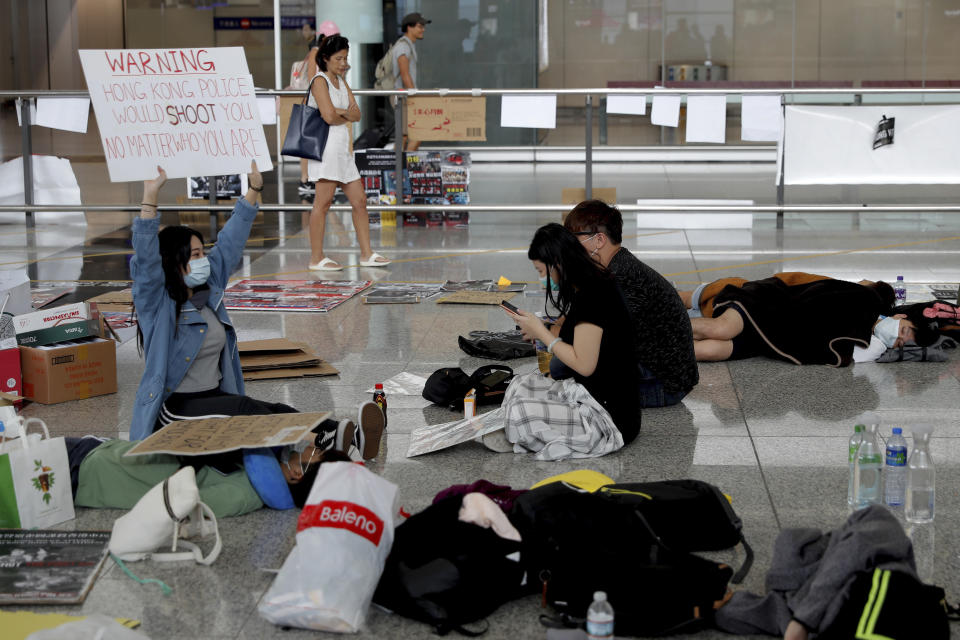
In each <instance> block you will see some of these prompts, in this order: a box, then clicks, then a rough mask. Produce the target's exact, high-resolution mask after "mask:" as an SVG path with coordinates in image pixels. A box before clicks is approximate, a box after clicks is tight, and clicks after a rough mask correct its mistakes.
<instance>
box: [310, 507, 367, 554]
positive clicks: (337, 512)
mask: <svg viewBox="0 0 960 640" xmlns="http://www.w3.org/2000/svg"><path fill="white" fill-rule="evenodd" d="M310 527H330V528H333V529H346V530H347V531H351V532H353V533H355V534H357V535H358V536H360V537H362V538H366V539H367V540H369V541H370V542H372V543H373V544H374V546H380V537H381V536H382V535H383V520H381V519H380V518H379V517H378V516H377V514H375V513H374V512H373V511H370V509H367V508H366V507H361V506H360V505H358V504H354V503H352V502H343V501H340V500H324V501H323V502H321V503H320V504H308V505H307V506H305V507H304V508H303V512H301V513H300V520H299V521H298V522H297V531H298V532H300V531H303V530H304V529H309V528H310Z"/></svg>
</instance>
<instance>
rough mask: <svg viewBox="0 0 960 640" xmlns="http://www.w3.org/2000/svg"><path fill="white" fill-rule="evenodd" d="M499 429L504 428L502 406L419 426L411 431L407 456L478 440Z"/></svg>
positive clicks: (410, 456) (411, 456)
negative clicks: (474, 414)
mask: <svg viewBox="0 0 960 640" xmlns="http://www.w3.org/2000/svg"><path fill="white" fill-rule="evenodd" d="M498 429H503V408H502V407H501V408H499V409H495V410H493V411H489V412H487V413H484V414H481V415H478V416H474V417H473V418H469V419H464V418H462V419H460V420H454V421H453V422H445V423H443V424H429V425H426V426H423V427H419V428H417V429H414V430H413V431H412V432H411V433H410V446H409V447H408V448H407V457H408V458H413V457H415V456H420V455H423V454H425V453H432V452H434V451H440V450H441V449H446V448H448V447H452V446H454V445H456V444H460V443H461V442H467V441H468V440H478V439H479V438H481V437H482V436H484V435H486V434H488V433H493V432H494V431H497V430H498Z"/></svg>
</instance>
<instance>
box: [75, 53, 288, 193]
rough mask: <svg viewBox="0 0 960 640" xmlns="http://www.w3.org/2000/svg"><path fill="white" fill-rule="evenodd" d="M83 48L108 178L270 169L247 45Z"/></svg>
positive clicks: (228, 172)
mask: <svg viewBox="0 0 960 640" xmlns="http://www.w3.org/2000/svg"><path fill="white" fill-rule="evenodd" d="M79 53H80V62H81V64H82V65H83V73H84V76H86V80H87V88H88V89H89V91H90V100H91V102H92V103H93V111H94V113H95V114H96V116H97V125H98V126H99V128H100V138H101V142H102V143H103V151H104V154H105V156H106V159H107V169H108V170H109V172H110V180H111V181H113V182H124V181H129V180H144V179H150V178H154V177H156V175H157V165H160V166H162V167H163V168H164V169H165V170H166V172H167V175H168V176H169V177H171V178H185V177H189V176H198V175H200V176H208V175H227V174H234V173H247V172H248V171H249V170H250V160H253V159H255V160H256V161H257V167H258V168H259V169H260V170H261V171H268V170H270V169H271V168H273V163H272V162H271V161H270V153H269V150H268V149H267V141H266V138H265V137H264V134H263V125H262V124H261V120H260V109H259V108H258V106H257V97H256V95H255V93H254V86H253V77H252V76H251V75H250V71H249V70H248V68H247V60H246V57H245V56H244V53H243V48H242V47H219V48H210V49H87V50H81V51H80V52H79Z"/></svg>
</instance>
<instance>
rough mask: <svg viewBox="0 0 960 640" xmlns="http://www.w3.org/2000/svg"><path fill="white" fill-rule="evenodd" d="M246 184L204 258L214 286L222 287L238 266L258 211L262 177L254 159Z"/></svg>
mask: <svg viewBox="0 0 960 640" xmlns="http://www.w3.org/2000/svg"><path fill="white" fill-rule="evenodd" d="M247 184H248V188H247V193H246V195H244V196H243V197H242V198H240V199H239V200H238V201H237V206H235V207H234V208H233V212H232V213H231V214H230V219H229V220H227V223H226V224H225V225H223V230H222V231H221V232H220V234H219V235H218V236H217V243H216V244H215V245H213V248H212V249H210V251H209V252H207V259H208V260H209V261H210V280H209V282H210V283H211V284H213V285H215V286H218V287H225V286H226V284H227V280H229V279H230V274H231V273H233V270H234V269H236V268H237V265H238V264H240V259H241V258H242V257H243V248H244V246H245V245H246V244H247V238H248V237H249V236H250V227H251V226H253V220H254V218H255V217H256V215H257V209H259V206H258V203H257V199H258V197H259V195H260V192H261V191H263V176H261V175H260V171H259V170H258V169H257V163H256V161H255V160H254V161H251V162H250V173H248V174H247Z"/></svg>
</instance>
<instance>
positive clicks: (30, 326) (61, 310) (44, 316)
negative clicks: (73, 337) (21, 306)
mask: <svg viewBox="0 0 960 640" xmlns="http://www.w3.org/2000/svg"><path fill="white" fill-rule="evenodd" d="M93 317H94V314H93V312H92V311H91V310H90V305H89V304H87V303H86V302H76V303H74V304H65V305H62V306H59V307H53V308H52V309H42V310H40V311H34V312H33V313H23V314H20V315H18V316H16V317H14V319H13V328H14V330H15V331H16V332H17V335H19V334H21V333H26V332H28V331H38V330H40V329H47V328H49V327H55V326H57V325H58V324H63V323H64V322H77V321H79V320H89V319H90V318H93Z"/></svg>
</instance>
